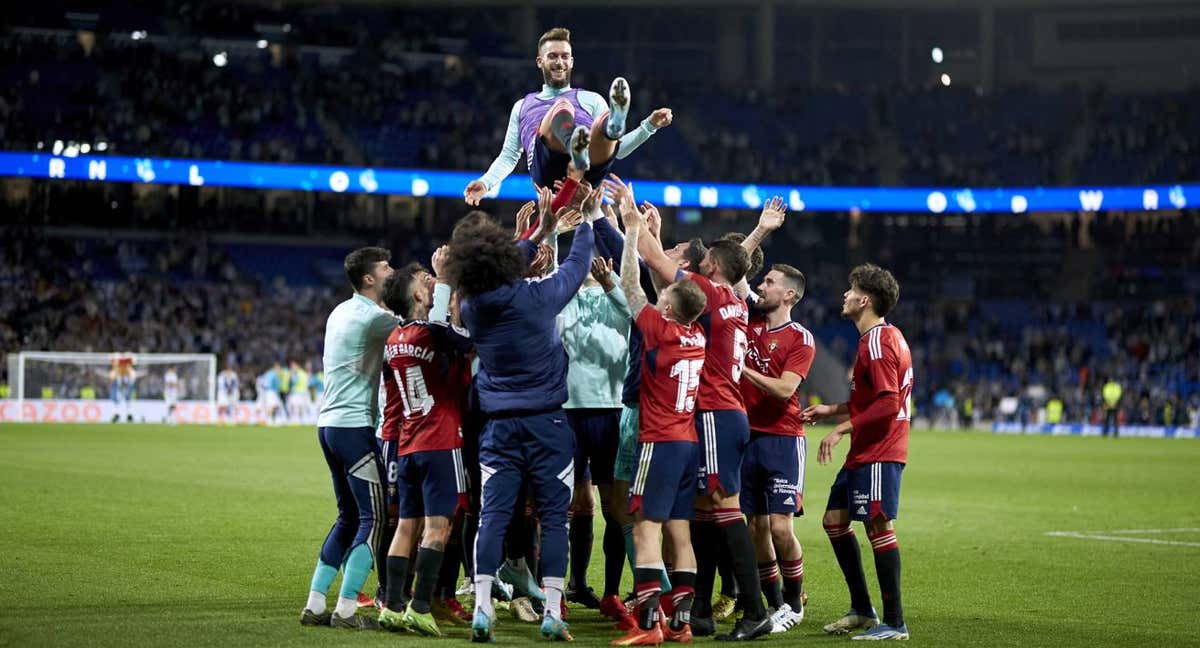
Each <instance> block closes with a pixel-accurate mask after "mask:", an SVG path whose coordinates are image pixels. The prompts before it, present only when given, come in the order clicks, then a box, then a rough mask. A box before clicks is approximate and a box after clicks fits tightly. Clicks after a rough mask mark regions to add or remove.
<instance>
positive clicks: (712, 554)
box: [691, 509, 722, 619]
mask: <svg viewBox="0 0 1200 648" xmlns="http://www.w3.org/2000/svg"><path fill="white" fill-rule="evenodd" d="M691 527H692V548H693V549H694V550H695V552H696V565H697V569H696V600H695V603H694V604H693V605H692V616H697V617H700V618H703V619H707V618H710V617H712V594H713V584H714V583H715V582H716V579H717V551H718V548H717V545H719V544H721V543H722V540H721V533H720V531H719V530H718V529H717V525H716V524H715V523H714V522H713V520H712V511H706V510H702V509H696V512H695V517H693V519H692V524H691Z"/></svg>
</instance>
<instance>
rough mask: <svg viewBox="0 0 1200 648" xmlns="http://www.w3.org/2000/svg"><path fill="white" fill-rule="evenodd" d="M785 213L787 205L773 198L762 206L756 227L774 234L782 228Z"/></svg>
mask: <svg viewBox="0 0 1200 648" xmlns="http://www.w3.org/2000/svg"><path fill="white" fill-rule="evenodd" d="M786 213H787V205H785V204H784V202H783V198H781V197H779V196H775V197H774V198H771V199H770V200H768V201H767V203H766V204H765V205H763V210H762V214H760V215H759V217H758V226H759V227H761V228H763V229H765V230H767V231H768V232H774V231H775V230H777V229H779V228H780V227H781V226H783V217H784V215H785V214H786Z"/></svg>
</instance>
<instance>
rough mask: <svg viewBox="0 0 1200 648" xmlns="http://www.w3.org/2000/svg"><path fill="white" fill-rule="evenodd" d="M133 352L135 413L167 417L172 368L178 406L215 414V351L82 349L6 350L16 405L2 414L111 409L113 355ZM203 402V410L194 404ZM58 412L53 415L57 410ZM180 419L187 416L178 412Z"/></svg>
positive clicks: (42, 415) (81, 414) (82, 417)
mask: <svg viewBox="0 0 1200 648" xmlns="http://www.w3.org/2000/svg"><path fill="white" fill-rule="evenodd" d="M118 356H121V357H130V356H131V357H132V358H133V362H134V364H133V366H134V371H135V374H134V375H135V379H134V387H133V395H132V399H131V403H132V404H133V406H134V413H133V416H135V417H136V420H139V421H145V422H154V423H158V422H163V421H166V420H167V419H166V412H167V408H166V403H165V401H164V382H165V380H164V378H165V375H166V372H167V371H168V369H171V368H173V369H174V370H175V373H176V374H177V376H178V378H179V387H180V388H179V392H180V393H179V394H178V398H179V401H180V405H181V407H186V408H192V409H189V410H187V413H189V414H190V413H195V414H196V415H197V416H195V418H198V419H201V420H199V421H196V422H211V421H214V420H215V408H216V400H217V357H216V355H214V354H211V353H116V352H113V353H85V352H77V351H19V352H17V353H13V354H10V355H9V358H8V373H9V383H10V391H11V399H10V402H11V403H12V404H13V405H15V411H8V412H5V415H4V416H2V417H0V419H2V420H15V421H26V422H30V421H47V422H91V421H94V420H97V419H98V418H99V419H108V418H109V417H110V416H111V415H112V411H111V410H112V398H113V391H112V390H113V385H112V382H111V380H110V378H109V372H110V370H111V368H112V361H113V359H114V358H116V357H118ZM197 407H198V408H202V409H203V413H202V414H201V413H200V412H199V410H195V408H197ZM56 414H57V415H56ZM177 418H179V419H180V420H179V422H187V421H184V420H182V419H183V418H189V419H190V418H193V417H191V416H188V417H183V416H180V417H177Z"/></svg>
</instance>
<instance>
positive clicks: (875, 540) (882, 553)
mask: <svg viewBox="0 0 1200 648" xmlns="http://www.w3.org/2000/svg"><path fill="white" fill-rule="evenodd" d="M867 537H868V538H869V539H870V540H871V549H872V550H874V552H875V573H876V575H877V576H879V591H880V593H881V594H882V595H883V622H884V623H886V624H887V625H890V626H892V627H893V628H895V627H898V626H901V625H904V608H903V607H902V606H901V605H900V545H899V543H897V542H896V532H895V531H893V530H891V529H889V530H887V531H884V532H883V533H880V534H871V533H868V534H867Z"/></svg>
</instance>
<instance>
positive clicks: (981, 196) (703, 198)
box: [0, 152, 1200, 214]
mask: <svg viewBox="0 0 1200 648" xmlns="http://www.w3.org/2000/svg"><path fill="white" fill-rule="evenodd" d="M0 176H19V177H28V178H50V179H53V178H62V179H69V180H92V181H97V182H140V183H153V184H169V185H194V186H200V185H208V186H217V187H247V188H251V189H290V190H299V191H331V192H335V193H372V194H385V195H401V196H433V197H438V198H461V197H462V192H463V187H465V186H466V185H467V183H468V182H470V181H471V180H474V179H475V178H476V177H477V176H476V175H475V174H473V173H466V172H462V171H436V170H426V169H369V168H361V167H335V166H315V165H302V164H278V163H268V162H230V161H223V160H182V159H169V158H132V157H108V156H92V155H78V156H74V157H65V156H55V155H49V154H46V153H22V152H0ZM633 184H634V188H635V191H636V193H637V197H638V198H639V199H641V200H649V201H650V202H653V203H655V204H657V205H662V206H667V207H702V208H733V209H756V208H758V207H760V206H761V205H762V201H763V200H765V199H767V198H769V197H771V196H775V195H779V196H783V197H784V199H785V200H786V201H787V203H788V206H789V208H790V209H791V210H792V211H847V210H850V209H861V210H863V211H875V212H908V213H919V212H925V213H932V214H964V213H971V212H989V213H1013V214H1022V213H1027V212H1039V211H1080V210H1082V211H1105V210H1110V209H1120V210H1139V211H1154V210H1158V209H1183V208H1186V207H1188V206H1193V207H1194V206H1197V205H1200V184H1176V185H1146V186H1136V187H1135V186H1122V187H1104V186H1083V187H1049V188H1042V187H1019V188H1007V189H967V188H952V187H930V188H903V189H900V188H886V187H799V186H784V185H746V184H728V183H718V182H714V183H702V182H661V181H656V180H636V179H635V180H633ZM488 197H489V198H500V199H504V200H529V199H532V198H534V193H533V186H532V185H531V183H530V182H529V178H528V177H527V176H511V177H509V178H508V180H506V181H504V182H503V183H501V184H500V185H499V186H498V187H495V188H494V189H493V190H492V192H491V193H489V194H488Z"/></svg>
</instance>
